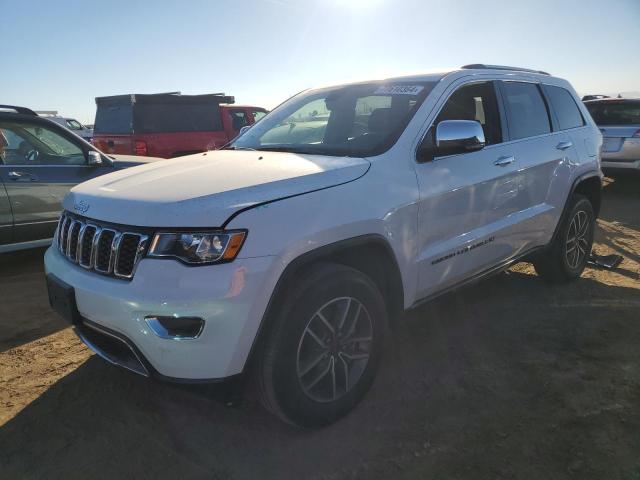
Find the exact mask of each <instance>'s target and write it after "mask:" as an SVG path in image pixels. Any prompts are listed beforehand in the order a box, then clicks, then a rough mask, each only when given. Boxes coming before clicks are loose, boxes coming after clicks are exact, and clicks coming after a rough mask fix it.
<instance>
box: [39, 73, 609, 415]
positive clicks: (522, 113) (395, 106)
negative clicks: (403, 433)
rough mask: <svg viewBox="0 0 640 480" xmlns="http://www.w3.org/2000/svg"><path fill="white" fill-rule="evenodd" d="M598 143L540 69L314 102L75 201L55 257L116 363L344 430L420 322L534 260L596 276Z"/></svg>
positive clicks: (55, 280) (92, 343)
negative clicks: (403, 319)
mask: <svg viewBox="0 0 640 480" xmlns="http://www.w3.org/2000/svg"><path fill="white" fill-rule="evenodd" d="M601 142H602V139H601V135H600V132H599V131H598V129H597V128H596V126H595V125H594V124H593V121H592V119H591V116H590V115H589V113H588V112H587V111H586V109H585V107H584V106H583V104H582V103H581V102H580V100H579V98H578V97H577V96H576V93H575V91H574V90H573V88H572V87H571V86H570V85H569V83H567V82H566V81H564V80H561V79H558V78H554V77H551V76H549V75H548V74H545V73H544V72H537V71H531V70H526V69H520V68H513V67H499V66H487V65H470V66H467V67H463V68H461V69H459V70H455V71H451V72H447V73H441V74H430V75H420V76H412V77H403V78H392V79H387V80H382V81H371V82H363V83H355V84H349V85H340V86H336V87H330V88H322V89H317V90H309V91H305V92H303V93H300V94H298V95H296V96H295V97H293V98H291V99H290V100H288V101H287V102H285V103H284V104H282V105H281V106H280V107H278V108H277V109H275V110H274V111H273V112H271V113H269V114H268V115H267V116H266V117H265V118H264V119H263V120H262V121H260V122H259V123H257V124H256V125H254V126H253V127H252V128H251V129H250V130H249V131H248V132H246V133H245V134H244V135H243V136H242V137H240V138H238V139H237V140H236V141H235V143H233V144H232V145H231V146H230V147H228V149H226V150H222V151H215V152H206V153H202V154H197V155H192V156H191V157H183V158H179V159H175V160H167V161H165V162H158V163H154V164H150V165H145V166H140V167H134V168H131V169H128V170H125V171H121V172H117V173H113V174H110V175H105V176H102V177H99V178H96V179H93V180H90V181H88V182H86V183H83V184H81V185H79V186H76V187H74V188H73V189H72V190H71V192H70V193H69V194H68V196H67V197H66V198H65V201H64V207H65V211H64V213H63V214H62V217H61V220H60V223H59V228H58V230H57V239H56V241H55V242H54V244H53V246H52V247H51V248H50V249H49V250H48V252H47V254H46V271H47V279H48V285H49V292H50V299H51V304H52V306H53V307H54V308H55V310H57V311H58V312H59V313H61V314H62V315H63V316H65V317H66V318H67V319H69V320H70V321H71V322H73V324H74V325H75V328H76V331H77V332H78V334H79V335H80V336H81V338H82V339H83V340H84V341H85V343H86V344H87V345H88V346H89V347H90V348H92V349H93V350H95V351H96V352H97V353H98V354H99V355H100V356H102V357H104V358H105V359H107V360H108V361H110V362H112V363H115V364H118V365H121V366H124V367H126V368H128V369H130V370H133V371H135V372H138V373H141V374H143V375H148V376H153V377H159V378H161V379H166V380H177V381H195V382H200V381H213V380H221V379H225V378H228V377H231V376H235V375H238V374H241V373H247V372H249V371H251V373H252V375H253V378H254V379H255V380H256V382H257V385H258V386H259V390H260V392H261V395H262V397H263V400H264V403H265V405H266V406H267V407H268V408H269V409H270V410H271V411H273V412H274V413H276V414H277V415H279V416H280V417H281V418H283V419H284V420H286V421H289V422H291V423H294V424H297V425H301V426H305V427H312V426H318V425H322V424H327V423H330V422H332V421H334V420H335V419H337V418H338V417H340V416H341V415H344V414H345V413H347V412H348V411H349V410H351V409H352V408H353V407H354V406H355V405H356V404H357V403H358V402H359V401H360V400H361V399H362V397H363V396H364V395H365V392H366V391H367V390H368V388H369V387H370V385H371V383H372V381H373V379H374V376H375V374H376V371H377V370H378V366H379V363H380V360H381V356H382V352H383V346H384V344H385V337H386V336H387V327H388V326H389V324H390V323H391V322H393V321H395V319H397V318H398V317H399V316H400V315H399V314H400V313H401V312H402V311H403V310H407V309H411V308H413V307H415V306H416V305H418V304H420V303H421V302H423V301H425V300H428V299H431V298H433V297H434V296H436V295H439V294H441V293H443V292H445V291H448V290H450V289H452V288H454V287H457V286H460V285H462V284H464V283H467V282H469V281H471V280H476V279H478V278H480V277H483V276H485V275H486V274H489V273H492V272H496V271H499V270H502V269H504V268H506V267H508V266H509V265H511V264H513V263H514V262H517V261H520V260H524V259H526V260H529V261H532V262H533V263H534V265H535V267H536V270H537V271H538V272H539V274H540V275H541V276H542V277H544V278H545V279H548V280H550V281H555V282H565V281H569V280H573V279H575V278H577V277H579V276H580V274H581V273H582V271H583V269H584V267H585V263H586V261H587V256H588V255H589V252H590V249H591V244H592V240H593V231H594V224H595V218H596V216H597V213H598V210H599V207H600V188H601V175H602V174H601V171H600V163H599V150H600V144H601Z"/></svg>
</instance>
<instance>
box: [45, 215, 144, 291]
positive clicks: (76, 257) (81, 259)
mask: <svg viewBox="0 0 640 480" xmlns="http://www.w3.org/2000/svg"><path fill="white" fill-rule="evenodd" d="M148 242H149V236H148V235H147V234H145V233H140V232H130V231H128V230H122V231H121V230H119V229H117V228H113V227H111V226H107V225H101V224H100V223H99V222H94V221H93V220H87V219H84V218H77V217H74V216H71V215H69V214H68V213H67V212H64V213H63V214H62V216H61V217H60V221H59V222H58V228H57V230H56V245H57V247H58V249H59V250H60V252H61V253H62V254H63V255H64V256H66V257H67V259H68V260H69V261H71V262H73V263H75V264H78V265H80V266H81V267H83V268H86V269H87V270H93V271H95V272H98V273H101V274H103V275H109V276H113V277H116V278H122V279H131V278H133V274H134V272H135V269H136V265H137V264H138V262H139V261H140V259H141V258H142V256H143V255H144V254H145V252H146V249H147V245H148Z"/></svg>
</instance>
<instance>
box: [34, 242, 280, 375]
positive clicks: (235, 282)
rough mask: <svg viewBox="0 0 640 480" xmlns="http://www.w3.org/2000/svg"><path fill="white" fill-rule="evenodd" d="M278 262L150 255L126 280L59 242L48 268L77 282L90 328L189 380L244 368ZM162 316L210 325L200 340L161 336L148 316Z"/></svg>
mask: <svg viewBox="0 0 640 480" xmlns="http://www.w3.org/2000/svg"><path fill="white" fill-rule="evenodd" d="M275 266H277V257H256V258H246V259H236V260H235V261H234V262H232V263H228V264H221V265H210V266H198V267H189V266H186V265H183V264H181V263H179V262H177V261H174V260H159V259H148V258H146V259H142V260H141V261H140V263H139V264H138V267H137V270H136V274H135V276H134V278H133V279H132V280H131V281H123V280H119V279H115V278H110V277H105V276H102V275H99V274H97V273H95V272H92V271H87V270H85V269H83V268H81V267H79V266H77V265H73V264H71V263H70V262H69V261H67V260H66V259H65V258H64V257H63V256H62V255H61V254H60V253H59V251H58V250H57V249H55V248H50V249H49V250H47V253H46V254H45V270H46V273H47V274H53V275H55V276H56V277H58V278H59V279H60V280H62V281H63V282H65V283H67V284H69V285H71V286H72V287H73V288H74V290H75V298H76V303H77V306H78V311H79V313H80V316H81V317H82V318H83V319H86V320H87V321H88V322H87V323H86V325H85V327H82V328H87V330H85V334H86V333H93V331H94V330H95V329H96V328H97V329H98V330H99V333H102V334H104V335H109V334H111V336H112V337H117V338H118V339H119V340H120V341H121V342H123V343H125V344H127V345H128V346H129V347H130V349H131V350H132V351H133V352H134V354H135V355H137V356H139V357H140V363H141V364H142V365H143V366H144V367H145V369H146V370H147V371H148V372H147V373H148V374H155V375H157V376H159V377H165V378H170V379H173V380H186V381H204V380H217V379H222V378H226V377H230V376H233V375H236V374H238V373H241V372H242V370H243V368H244V365H245V362H246V360H247V357H248V354H249V351H250V350H251V346H252V345H253V341H254V338H255V336H256V333H257V331H258V328H259V325H260V322H261V319H262V316H263V314H264V311H265V309H266V306H267V303H268V301H269V297H270V294H271V291H272V290H273V286H274V285H275V282H276V281H277V272H275V270H277V269H276V268H274V267H275ZM155 315H160V316H173V315H175V316H190V317H200V318H202V319H204V321H205V324H204V329H203V330H202V333H201V334H200V336H199V337H198V338H195V339H180V340H175V339H164V338H160V337H159V336H157V335H156V334H155V333H153V331H152V330H151V329H150V328H149V326H148V324H147V323H146V321H145V317H148V316H155ZM91 326H93V327H95V328H94V329H91ZM76 328H77V331H78V333H79V334H81V337H82V336H83V335H82V333H83V330H82V328H78V327H76ZM84 337H85V338H84V339H83V340H85V343H87V335H84ZM89 343H90V342H89ZM94 346H95V345H94ZM94 350H95V349H94ZM98 350H99V349H98ZM102 356H103V357H108V355H102ZM107 359H108V360H110V359H109V358H107ZM112 363H118V362H112ZM123 366H126V365H123ZM134 371H135V369H134ZM138 373H143V374H144V372H138Z"/></svg>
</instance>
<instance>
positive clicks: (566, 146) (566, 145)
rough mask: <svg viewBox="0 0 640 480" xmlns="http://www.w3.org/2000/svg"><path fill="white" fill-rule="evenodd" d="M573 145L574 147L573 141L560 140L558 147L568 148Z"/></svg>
mask: <svg viewBox="0 0 640 480" xmlns="http://www.w3.org/2000/svg"><path fill="white" fill-rule="evenodd" d="M571 147H573V143H571V142H560V143H559V144H558V145H556V148H557V149H558V150H566V149H567V148H571Z"/></svg>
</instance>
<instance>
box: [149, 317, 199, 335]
mask: <svg viewBox="0 0 640 480" xmlns="http://www.w3.org/2000/svg"><path fill="white" fill-rule="evenodd" d="M144 320H145V321H146V322H147V325H149V328H151V330H152V331H153V333H155V334H156V335H157V336H159V337H160V338H164V339H170V340H193V339H194V338H198V337H199V336H200V334H201V333H202V330H203V329H204V320H203V319H202V318H200V317H172V316H159V315H152V316H148V317H145V318H144Z"/></svg>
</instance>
